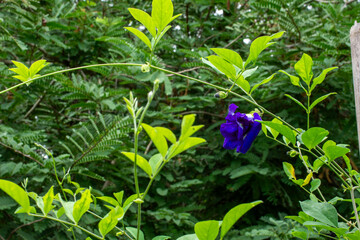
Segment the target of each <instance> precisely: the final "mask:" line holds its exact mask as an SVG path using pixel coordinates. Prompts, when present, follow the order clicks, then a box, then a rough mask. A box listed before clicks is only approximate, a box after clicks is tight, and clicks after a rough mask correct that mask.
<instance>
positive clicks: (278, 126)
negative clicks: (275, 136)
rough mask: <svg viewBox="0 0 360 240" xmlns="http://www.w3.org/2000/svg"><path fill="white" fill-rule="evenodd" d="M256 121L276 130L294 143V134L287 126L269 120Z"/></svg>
mask: <svg viewBox="0 0 360 240" xmlns="http://www.w3.org/2000/svg"><path fill="white" fill-rule="evenodd" d="M258 122H260V123H261V124H264V125H266V126H268V127H270V128H272V129H274V130H276V131H278V132H279V133H281V134H282V135H284V137H286V138H287V139H289V140H290V142H291V143H293V144H294V145H295V143H296V138H295V135H294V133H293V131H291V129H290V128H289V127H288V126H285V125H282V124H280V123H274V122H269V121H258Z"/></svg>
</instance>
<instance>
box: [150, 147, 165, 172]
mask: <svg viewBox="0 0 360 240" xmlns="http://www.w3.org/2000/svg"><path fill="white" fill-rule="evenodd" d="M162 162H163V157H162V156H161V154H160V153H158V154H155V155H153V156H152V157H151V158H150V160H149V164H150V166H151V169H152V173H153V176H154V175H155V174H156V172H157V170H158V169H159V167H160V166H161V163H162Z"/></svg>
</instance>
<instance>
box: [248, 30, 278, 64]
mask: <svg viewBox="0 0 360 240" xmlns="http://www.w3.org/2000/svg"><path fill="white" fill-rule="evenodd" d="M283 34H284V32H278V33H275V34H273V35H271V36H262V37H258V38H257V39H255V40H254V41H253V42H252V43H251V46H250V54H249V57H248V58H247V59H246V62H245V67H246V66H247V65H248V64H249V63H250V62H255V61H256V59H257V58H258V57H259V55H260V53H261V52H262V51H264V50H265V49H266V48H268V47H270V46H271V45H273V44H274V42H270V41H271V40H273V39H276V38H280V37H281V36H282V35H283Z"/></svg>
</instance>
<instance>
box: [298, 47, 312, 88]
mask: <svg viewBox="0 0 360 240" xmlns="http://www.w3.org/2000/svg"><path fill="white" fill-rule="evenodd" d="M312 66H313V61H312V58H311V57H310V56H309V55H307V54H306V53H304V54H303V55H302V57H301V59H300V60H299V61H298V62H297V63H295V65H294V68H295V71H296V72H297V74H298V75H299V76H300V77H301V79H302V80H303V81H304V82H306V84H307V85H308V86H310V81H311V79H312V77H313V73H312Z"/></svg>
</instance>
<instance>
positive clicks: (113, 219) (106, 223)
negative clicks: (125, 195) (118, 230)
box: [98, 206, 124, 237]
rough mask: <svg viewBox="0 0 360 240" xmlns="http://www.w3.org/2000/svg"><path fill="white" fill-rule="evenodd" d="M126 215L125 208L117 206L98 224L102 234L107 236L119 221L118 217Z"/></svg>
mask: <svg viewBox="0 0 360 240" xmlns="http://www.w3.org/2000/svg"><path fill="white" fill-rule="evenodd" d="M123 215H124V210H123V209H122V208H121V207H120V206H117V207H116V208H113V209H111V211H110V212H109V213H108V214H107V215H106V216H105V217H104V218H103V219H101V221H100V222H99V224H98V227H99V231H100V234H101V235H102V236H103V237H105V236H106V234H108V233H109V232H110V231H111V230H113V229H114V227H115V226H116V225H117V223H118V219H119V218H121V217H122V216H123Z"/></svg>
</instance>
